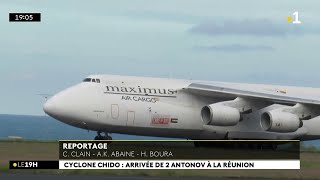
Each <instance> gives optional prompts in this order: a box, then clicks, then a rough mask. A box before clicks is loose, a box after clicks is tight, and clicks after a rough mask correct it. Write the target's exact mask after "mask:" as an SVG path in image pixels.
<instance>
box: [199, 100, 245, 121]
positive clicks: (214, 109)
mask: <svg viewBox="0 0 320 180" xmlns="http://www.w3.org/2000/svg"><path fill="white" fill-rule="evenodd" d="M201 117H202V120H203V122H204V123H205V124H207V125H214V126H234V125H236V124H238V122H239V121H240V118H241V116H240V112H239V110H238V109H236V108H233V107H229V106H224V105H217V104H211V105H208V106H205V107H203V108H202V110H201Z"/></svg>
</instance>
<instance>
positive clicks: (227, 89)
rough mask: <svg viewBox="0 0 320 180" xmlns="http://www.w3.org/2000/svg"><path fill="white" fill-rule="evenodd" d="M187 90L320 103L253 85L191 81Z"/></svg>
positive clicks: (313, 99) (302, 102)
mask: <svg viewBox="0 0 320 180" xmlns="http://www.w3.org/2000/svg"><path fill="white" fill-rule="evenodd" d="M186 90H187V91H189V92H192V93H194V94H199V95H205V96H213V97H215V96H217V97H221V96H223V97H229V98H237V97H244V98H250V99H260V100H265V101H269V102H273V103H282V104H291V105H294V104H297V103H301V104H307V105H320V100H318V99H315V98H312V97H299V96H293V95H287V94H280V93H273V92H270V91H266V90H264V89H257V88H253V87H244V86H232V85H227V84H219V83H217V84H209V83H208V84H207V83H191V84H190V85H189V86H188V87H187V88H186Z"/></svg>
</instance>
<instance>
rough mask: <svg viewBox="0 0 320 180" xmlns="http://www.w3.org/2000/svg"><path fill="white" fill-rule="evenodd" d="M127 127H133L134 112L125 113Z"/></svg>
mask: <svg viewBox="0 0 320 180" xmlns="http://www.w3.org/2000/svg"><path fill="white" fill-rule="evenodd" d="M127 118H128V119H127V126H133V124H134V119H135V112H134V111H128V113H127Z"/></svg>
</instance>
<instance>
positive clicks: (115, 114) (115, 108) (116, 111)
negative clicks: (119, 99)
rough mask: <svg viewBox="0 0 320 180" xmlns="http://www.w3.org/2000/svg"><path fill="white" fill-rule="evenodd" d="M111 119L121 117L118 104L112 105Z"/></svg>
mask: <svg viewBox="0 0 320 180" xmlns="http://www.w3.org/2000/svg"><path fill="white" fill-rule="evenodd" d="M111 117H112V118H113V119H118V117H119V106H118V104H111Z"/></svg>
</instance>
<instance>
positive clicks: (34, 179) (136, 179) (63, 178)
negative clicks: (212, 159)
mask: <svg viewBox="0 0 320 180" xmlns="http://www.w3.org/2000/svg"><path fill="white" fill-rule="evenodd" d="M94 178H97V179H99V180H104V179H108V180H110V179H115V180H124V179H129V180H163V179H173V180H182V179H183V180H207V179H208V180H209V179H210V180H214V179H216V180H235V179H237V178H209V177H149V176H114V175H113V176H112V175H80V174H76V175H70V174H20V173H19V174H12V173H4V174H2V173H0V179H1V180H56V179H58V180H70V179H76V180H93V179H94ZM239 179H244V178H239ZM250 180H258V179H254V178H250Z"/></svg>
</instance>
